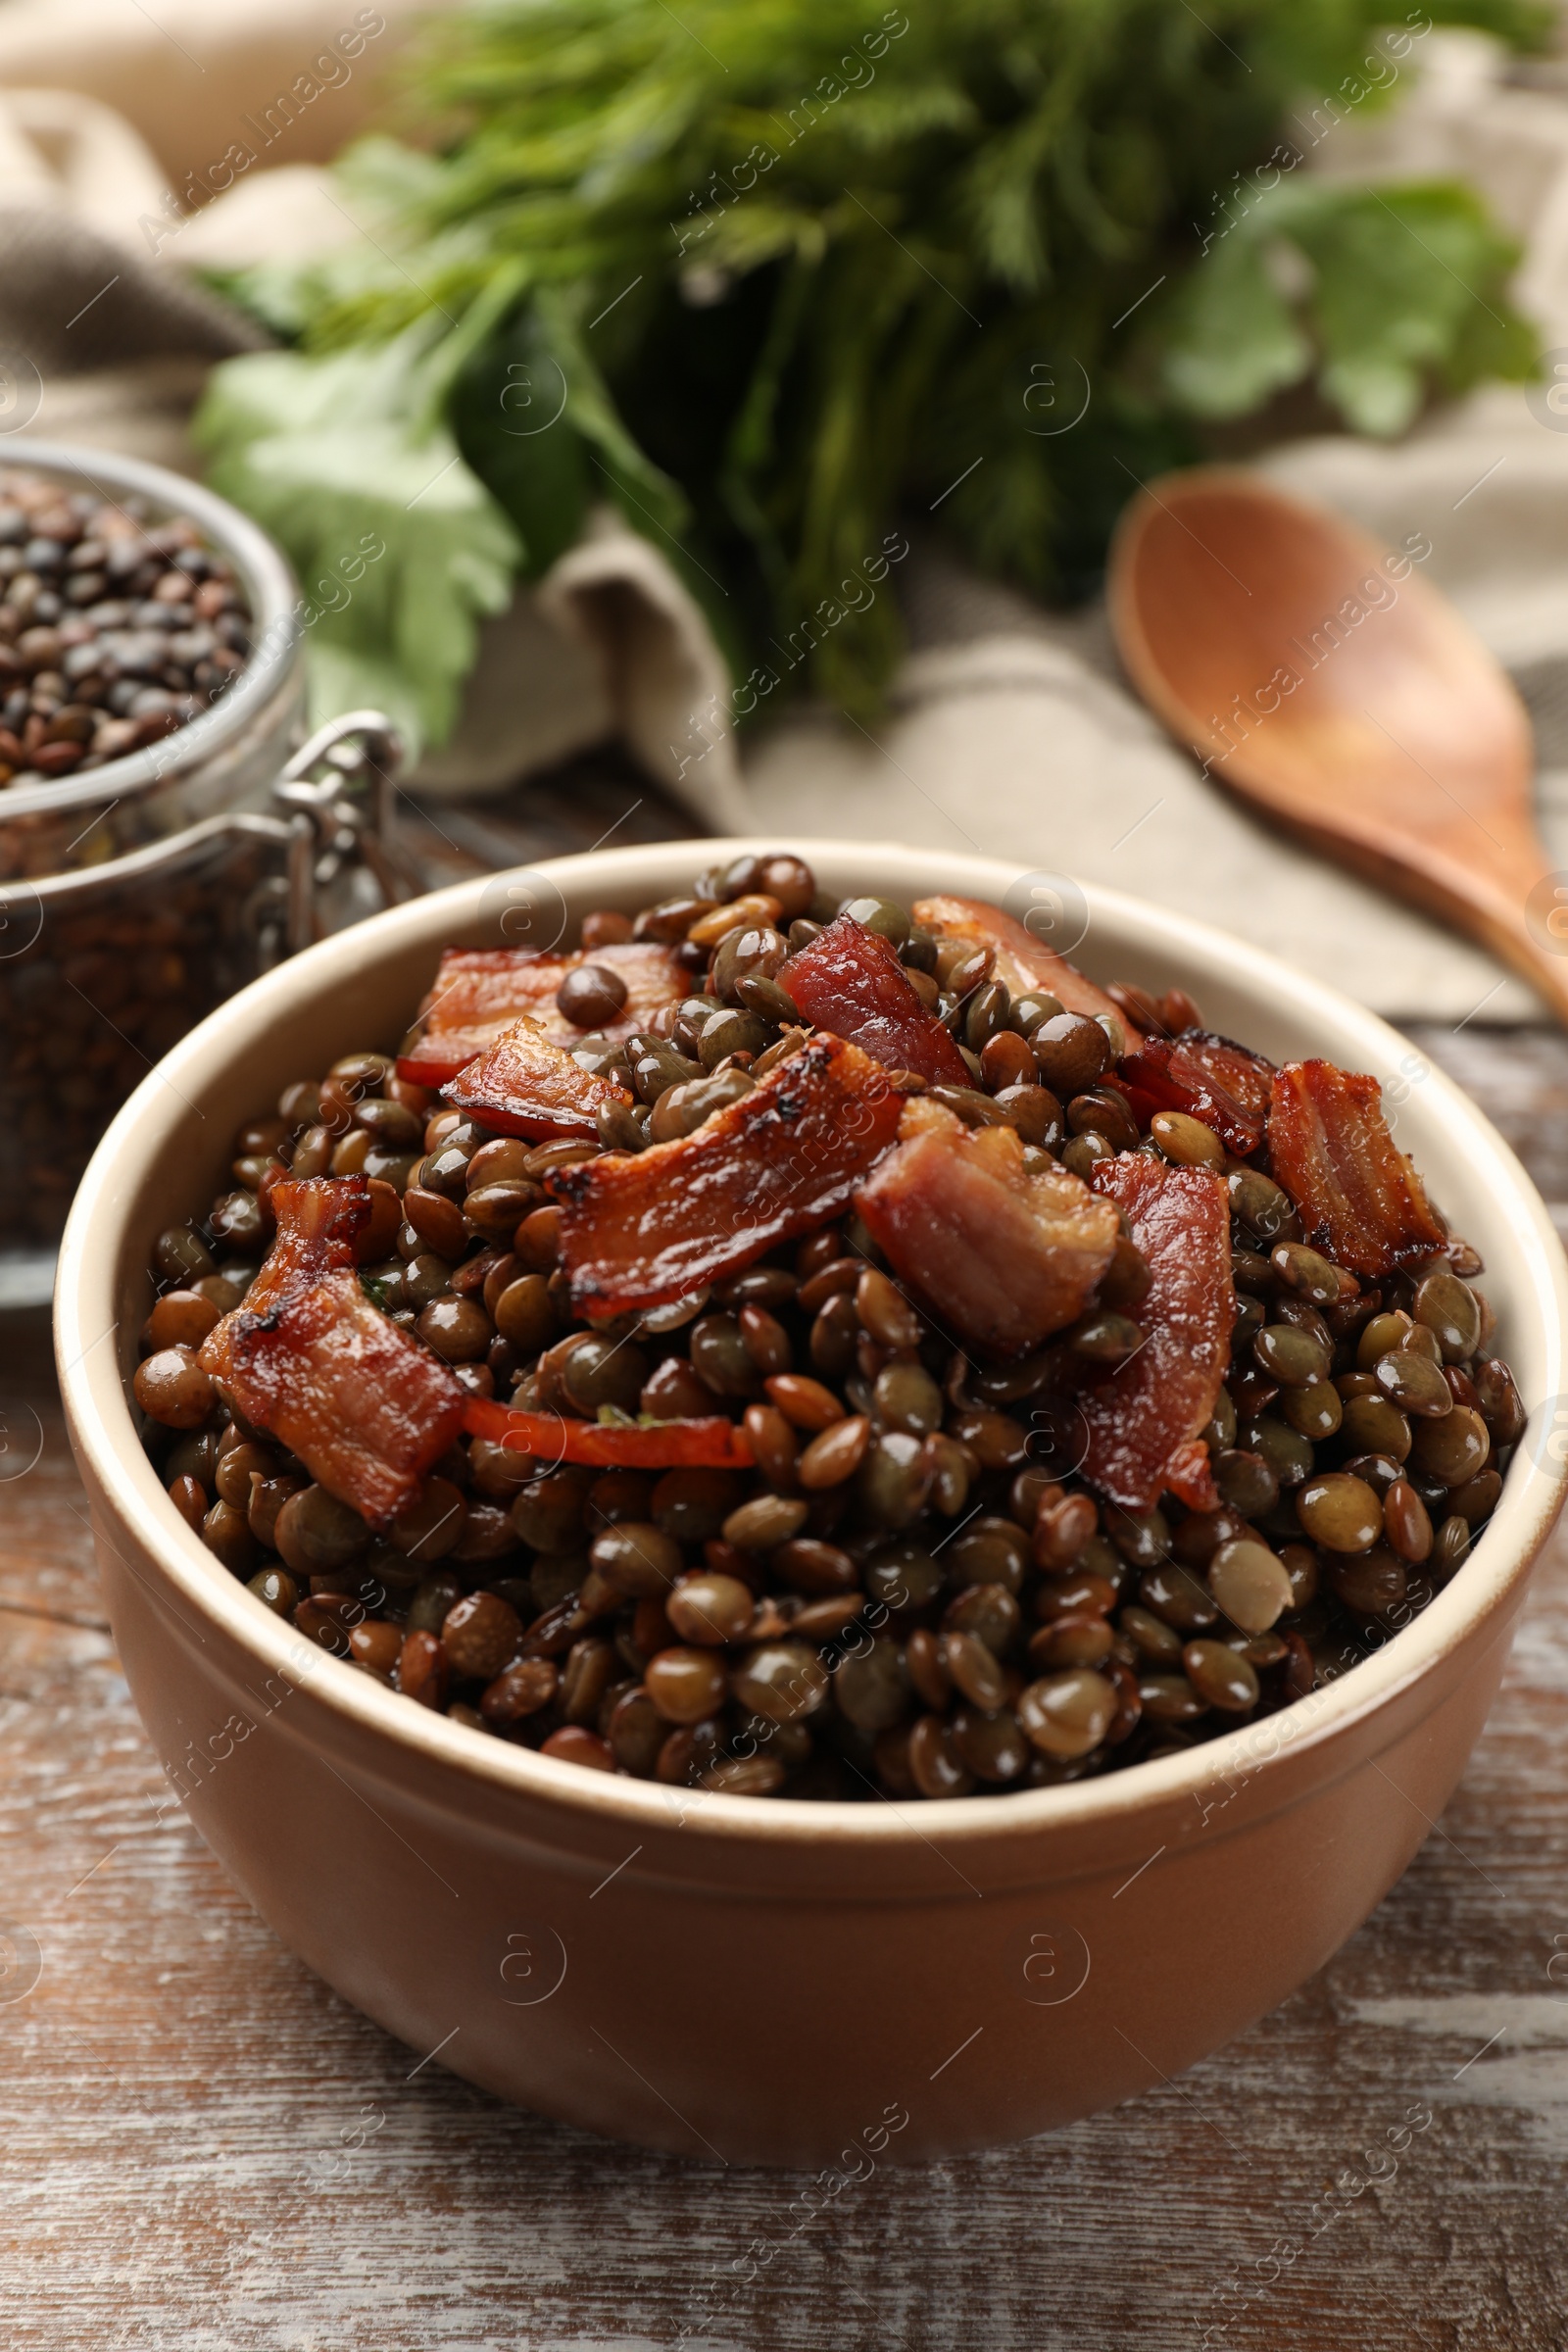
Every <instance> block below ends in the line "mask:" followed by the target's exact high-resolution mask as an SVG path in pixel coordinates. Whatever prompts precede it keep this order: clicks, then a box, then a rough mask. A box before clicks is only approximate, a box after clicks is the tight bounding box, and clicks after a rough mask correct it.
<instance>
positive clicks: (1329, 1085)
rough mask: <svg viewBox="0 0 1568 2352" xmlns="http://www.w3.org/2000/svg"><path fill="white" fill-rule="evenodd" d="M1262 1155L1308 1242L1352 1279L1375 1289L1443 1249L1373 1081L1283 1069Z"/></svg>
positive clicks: (1330, 1068) (1334, 1070)
mask: <svg viewBox="0 0 1568 2352" xmlns="http://www.w3.org/2000/svg"><path fill="white" fill-rule="evenodd" d="M1268 1152H1269V1161H1270V1164H1271V1165H1272V1167H1273V1170H1274V1177H1275V1181H1276V1182H1277V1183H1279V1184H1282V1185H1283V1186H1284V1188H1285V1190H1286V1192H1287V1193H1288V1194H1289V1195H1290V1197H1291V1201H1292V1202H1293V1204H1294V1206H1295V1207H1296V1209H1297V1210H1298V1212H1299V1216H1300V1219H1301V1224H1302V1228H1303V1230H1304V1232H1305V1235H1306V1238H1307V1240H1308V1241H1309V1242H1311V1243H1312V1244H1313V1245H1314V1246H1315V1247H1316V1248H1318V1249H1320V1250H1327V1252H1328V1254H1329V1255H1330V1256H1331V1257H1333V1258H1334V1259H1336V1260H1337V1262H1338V1263H1339V1264H1341V1265H1343V1266H1349V1267H1351V1268H1353V1270H1354V1271H1355V1272H1356V1273H1357V1274H1361V1275H1365V1276H1368V1277H1370V1278H1371V1279H1372V1280H1374V1281H1376V1280H1380V1279H1381V1278H1382V1277H1383V1276H1384V1275H1387V1274H1392V1273H1393V1272H1394V1271H1395V1269H1396V1268H1397V1266H1400V1265H1402V1264H1403V1263H1404V1261H1405V1260H1406V1259H1407V1258H1413V1257H1425V1256H1428V1255H1429V1254H1430V1253H1431V1252H1432V1251H1433V1250H1441V1249H1442V1247H1443V1245H1444V1243H1445V1241H1446V1239H1447V1236H1446V1233H1445V1231H1444V1228H1443V1226H1442V1225H1441V1224H1440V1222H1439V1220H1438V1217H1437V1214H1436V1212H1435V1210H1434V1209H1433V1206H1432V1203H1431V1201H1429V1200H1428V1199H1427V1196H1426V1193H1425V1191H1424V1189H1423V1187H1422V1183H1421V1179H1420V1177H1419V1176H1418V1175H1417V1174H1416V1172H1415V1170H1414V1168H1413V1167H1412V1166H1411V1165H1410V1162H1409V1161H1408V1160H1407V1159H1406V1158H1405V1156H1404V1153H1403V1152H1401V1151H1399V1149H1398V1148H1397V1145H1396V1143H1395V1141H1394V1138H1393V1136H1392V1135H1391V1134H1390V1133H1389V1126H1388V1121H1387V1120H1386V1119H1385V1117H1384V1115H1383V1102H1382V1089H1381V1088H1380V1087H1379V1085H1378V1082H1377V1080H1376V1079H1375V1078H1367V1077H1362V1076H1358V1075H1356V1074H1354V1073H1352V1072H1350V1071H1348V1070H1342V1069H1340V1068H1339V1067H1338V1066H1337V1064H1336V1063H1334V1062H1332V1061H1288V1062H1287V1063H1286V1064H1285V1067H1284V1068H1283V1069H1282V1070H1280V1071H1279V1072H1277V1074H1276V1076H1275V1079H1274V1097H1273V1103H1272V1106H1271V1108H1270V1110H1269V1114H1268Z"/></svg>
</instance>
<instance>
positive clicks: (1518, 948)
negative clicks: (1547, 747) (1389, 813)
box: [1298, 815, 1568, 1027]
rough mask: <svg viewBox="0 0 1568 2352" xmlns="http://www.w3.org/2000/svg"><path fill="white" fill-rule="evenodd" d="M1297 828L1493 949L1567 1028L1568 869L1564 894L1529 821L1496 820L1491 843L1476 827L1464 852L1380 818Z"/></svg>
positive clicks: (1316, 843)
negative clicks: (1478, 835) (1394, 827)
mask: <svg viewBox="0 0 1568 2352" xmlns="http://www.w3.org/2000/svg"><path fill="white" fill-rule="evenodd" d="M1499 826H1500V828H1501V833H1500V837H1499V832H1498V830H1497V828H1498V827H1499ZM1298 829H1299V830H1300V831H1301V832H1302V833H1303V834H1304V835H1305V837H1306V838H1307V839H1309V840H1311V841H1312V843H1313V845H1314V846H1315V847H1316V848H1318V849H1321V850H1322V851H1323V852H1324V853H1325V854H1326V855H1327V856H1329V857H1331V858H1337V859H1339V860H1341V861H1342V862H1344V863H1348V864H1350V865H1353V866H1354V867H1356V868H1357V870H1358V871H1359V872H1361V873H1363V874H1366V875H1367V876H1368V877H1369V878H1370V879H1371V880H1372V881H1374V882H1377V883H1379V884H1381V885H1382V887H1383V888H1384V889H1386V890H1390V891H1393V892H1396V893H1397V895H1398V896H1399V897H1401V898H1405V899H1412V900H1413V901H1414V902H1415V904H1416V905H1417V906H1418V907H1425V908H1426V909H1427V911H1428V913H1431V914H1435V915H1437V916H1438V917H1439V918H1440V919H1441V920H1443V921H1445V922H1447V923H1450V924H1452V925H1453V926H1454V927H1455V928H1456V929H1458V930H1460V931H1463V932H1465V933H1466V934H1467V935H1468V936H1469V937H1470V938H1471V939H1473V940H1475V941H1476V942H1477V944H1478V945H1479V946H1481V947H1484V948H1486V949H1488V950H1490V952H1491V953H1492V954H1493V955H1494V956H1496V958H1497V960H1498V961H1499V963H1505V964H1506V965H1507V966H1508V968H1509V970H1510V971H1514V972H1517V973H1518V974H1519V976H1520V978H1521V979H1522V980H1525V981H1528V983H1529V985H1530V986H1531V987H1532V988H1533V989H1535V990H1536V992H1537V994H1538V995H1540V996H1541V997H1543V998H1544V1000H1545V1002H1546V1005H1547V1006H1548V1008H1549V1009H1550V1011H1551V1012H1552V1013H1553V1014H1554V1015H1555V1017H1556V1018H1557V1019H1558V1020H1559V1021H1561V1022H1562V1023H1563V1024H1564V1026H1565V1027H1568V873H1564V874H1563V876H1562V877H1561V887H1560V889H1559V888H1558V885H1557V878H1556V877H1555V876H1554V874H1553V872H1552V868H1551V861H1550V859H1549V858H1548V857H1547V855H1546V851H1545V847H1544V844H1543V842H1542V841H1541V839H1540V837H1539V836H1538V834H1537V833H1536V831H1535V828H1534V826H1533V825H1531V824H1530V823H1529V822H1528V821H1526V820H1523V819H1521V820H1519V821H1517V822H1514V823H1509V822H1508V821H1507V819H1506V818H1503V817H1500V816H1497V815H1495V816H1494V823H1493V827H1492V829H1490V830H1489V832H1488V835H1487V839H1488V841H1489V842H1490V843H1491V847H1490V848H1487V847H1484V846H1483V845H1482V844H1481V843H1480V842H1478V841H1477V840H1476V838H1475V835H1474V833H1473V831H1472V832H1471V834H1470V835H1469V836H1468V838H1466V839H1464V841H1463V850H1464V855H1463V856H1460V855H1456V854H1455V844H1454V843H1453V841H1452V839H1451V838H1450V839H1448V840H1445V839H1444V838H1443V837H1442V836H1441V835H1438V836H1436V837H1434V834H1433V833H1431V832H1429V833H1428V834H1427V835H1426V836H1425V837H1424V838H1421V837H1417V836H1415V835H1413V834H1409V833H1404V832H1402V831H1400V832H1394V831H1392V830H1391V829H1389V828H1387V827H1385V826H1383V825H1380V824H1378V823H1377V822H1376V820H1375V819H1374V820H1372V821H1370V822H1368V821H1366V820H1364V819H1363V821H1362V822H1361V823H1359V824H1354V825H1352V824H1350V823H1346V824H1344V825H1340V826H1336V827H1335V828H1334V829H1333V830H1330V829H1328V828H1326V827H1324V828H1319V827H1315V826H1310V825H1308V826H1303V827H1299V828H1298Z"/></svg>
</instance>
